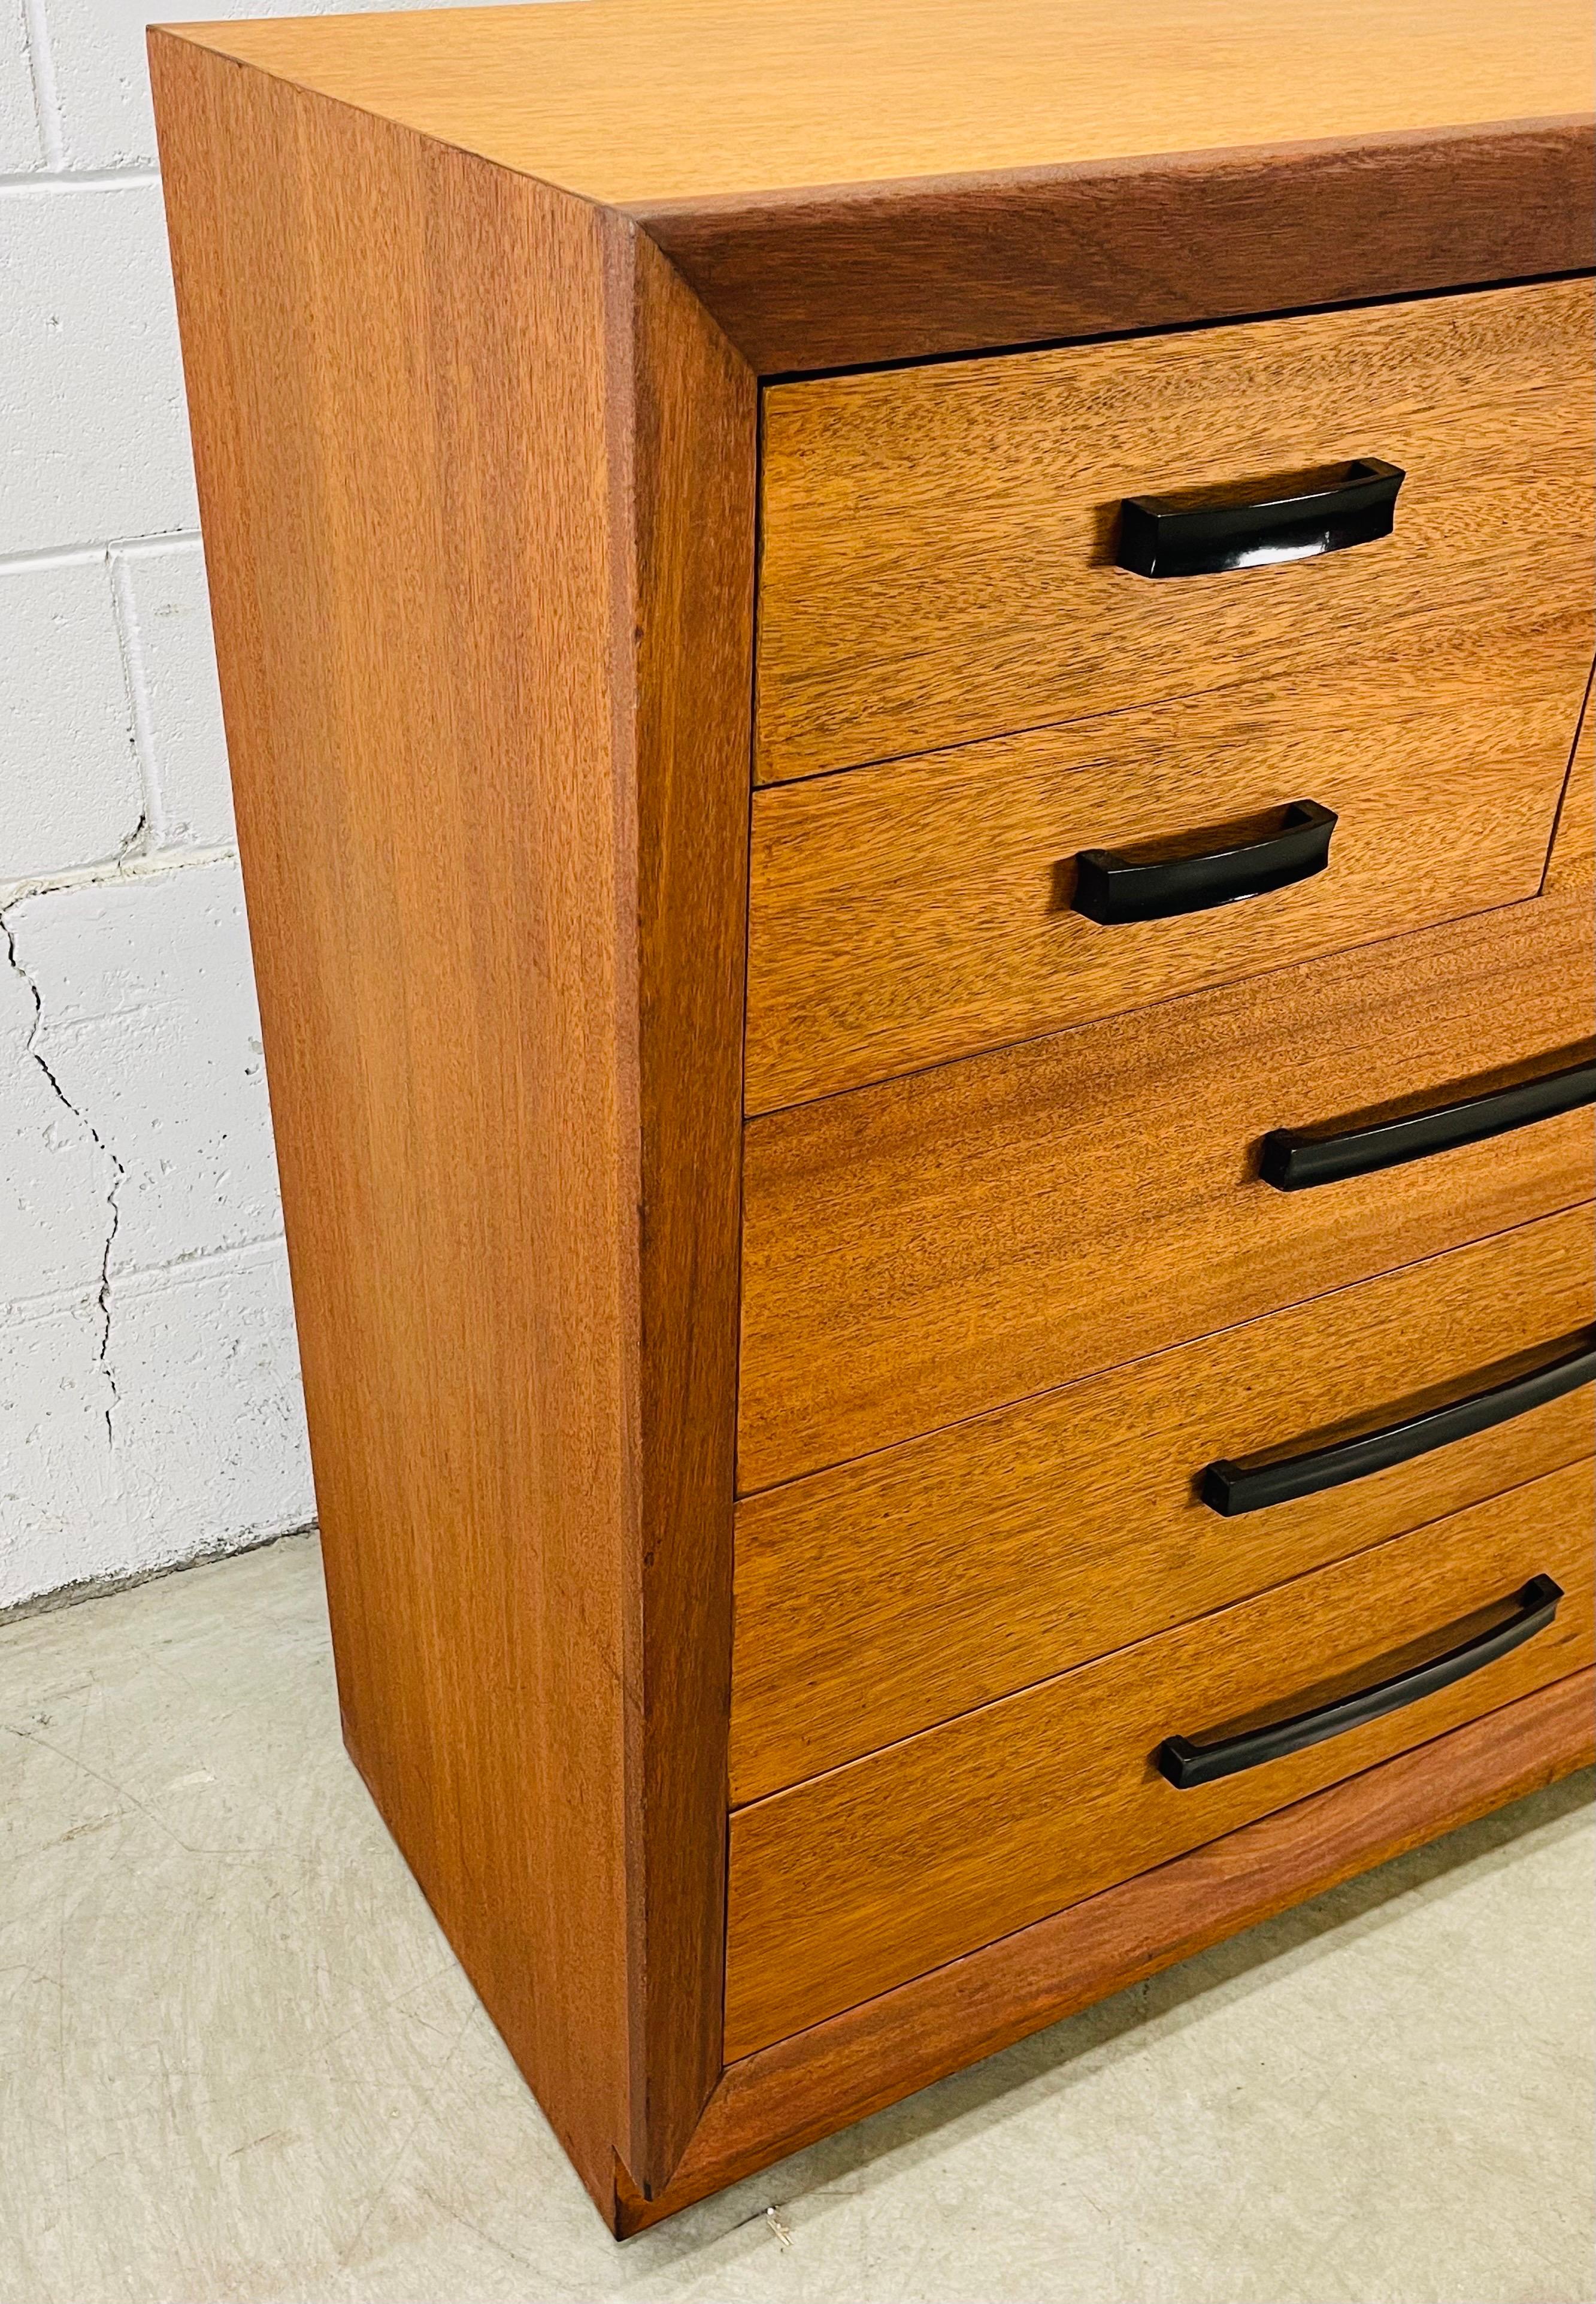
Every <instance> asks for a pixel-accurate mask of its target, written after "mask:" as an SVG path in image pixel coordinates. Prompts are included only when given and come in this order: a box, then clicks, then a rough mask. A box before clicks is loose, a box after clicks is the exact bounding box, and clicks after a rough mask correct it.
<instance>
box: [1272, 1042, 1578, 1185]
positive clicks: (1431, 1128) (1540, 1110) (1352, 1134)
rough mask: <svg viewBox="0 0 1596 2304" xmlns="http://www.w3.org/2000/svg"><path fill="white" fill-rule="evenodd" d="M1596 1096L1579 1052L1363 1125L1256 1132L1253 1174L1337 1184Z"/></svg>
mask: <svg viewBox="0 0 1596 2304" xmlns="http://www.w3.org/2000/svg"><path fill="white" fill-rule="evenodd" d="M1592 1103H1596V1060H1593V1059H1592V1058H1591V1057H1589V1056H1585V1057H1582V1058H1581V1060H1580V1062H1579V1063H1576V1064H1566V1065H1565V1066H1564V1067H1563V1068H1562V1069H1561V1070H1560V1071H1558V1072H1542V1073H1541V1076H1540V1078H1539V1079H1538V1080H1519V1081H1517V1082H1516V1084H1515V1085H1514V1086H1513V1087H1512V1088H1490V1089H1488V1090H1487V1091H1486V1093H1485V1094H1484V1095H1483V1096H1465V1097H1461V1098H1460V1099H1459V1100H1458V1102H1457V1103H1456V1104H1438V1105H1433V1106H1432V1107H1431V1109H1430V1111H1428V1112H1412V1113H1409V1114H1407V1115H1406V1118H1405V1119H1401V1120H1379V1121H1375V1122H1373V1123H1372V1125H1371V1126H1369V1127H1367V1128H1339V1127H1338V1126H1337V1125H1336V1124H1335V1123H1334V1122H1330V1124H1329V1125H1327V1126H1325V1127H1322V1128H1276V1129H1273V1130H1271V1132H1270V1133H1269V1135H1267V1136H1266V1137H1265V1138H1264V1139H1263V1154H1262V1159H1261V1160H1260V1162H1259V1165H1258V1173H1259V1174H1260V1175H1261V1176H1262V1179H1263V1181H1264V1182H1265V1183H1266V1184H1272V1185H1273V1186H1274V1187H1275V1189H1276V1190H1277V1191H1281V1192H1303V1191H1306V1190H1308V1188H1309V1186H1310V1185H1313V1184H1338V1183H1339V1182H1341V1180H1342V1178H1343V1177H1344V1176H1368V1175H1372V1173H1374V1171H1375V1170H1376V1169H1377V1168H1396V1167H1399V1166H1400V1165H1401V1164H1402V1162H1403V1161H1405V1160H1423V1159H1424V1158H1425V1157H1426V1156H1428V1155H1429V1154H1430V1153H1431V1152H1452V1151H1455V1150H1456V1149H1457V1147H1458V1146H1459V1145H1460V1144H1481V1143H1483V1142H1484V1140H1485V1139H1486V1138H1487V1137H1488V1136H1503V1135H1506V1133H1507V1131H1508V1129H1510V1128H1527V1127H1528V1126H1529V1124H1530V1122H1532V1121H1534V1120H1555V1119H1556V1118H1557V1116H1558V1113H1560V1112H1574V1111H1576V1110H1577V1109H1578V1107H1579V1106H1580V1105H1582V1104H1592Z"/></svg>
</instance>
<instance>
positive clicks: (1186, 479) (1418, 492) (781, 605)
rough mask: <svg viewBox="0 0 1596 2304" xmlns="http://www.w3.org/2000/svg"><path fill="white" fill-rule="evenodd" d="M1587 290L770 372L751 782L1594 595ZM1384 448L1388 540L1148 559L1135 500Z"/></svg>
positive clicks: (1280, 483) (1447, 300)
mask: <svg viewBox="0 0 1596 2304" xmlns="http://www.w3.org/2000/svg"><path fill="white" fill-rule="evenodd" d="M1590 327H1591V290H1590V284H1589V283H1587V282H1583V281H1577V282H1558V283H1554V284H1550V285H1545V286H1539V287H1527V288H1503V289H1493V290H1490V291H1486V292H1482V293H1477V294H1470V295H1460V296H1444V297H1436V298H1433V299H1431V300H1430V301H1423V302H1414V303H1406V304H1389V305H1381V306H1378V307H1372V308H1364V309H1352V310H1343V311H1338V312H1322V313H1314V314H1311V315H1306V316H1304V317H1300V318H1292V319H1281V320H1265V321H1256V322H1252V323H1249V324H1246V325H1242V326H1228V327H1217V328H1203V329H1196V330H1193V331H1191V332H1189V333H1186V334H1179V335H1161V336H1152V337H1144V338H1140V339H1136V340H1134V341H1121V342H1119V343H1099V344H1091V345H1079V346H1074V347H1069V348H1066V349H1064V350H1060V351H1054V352H1026V353H1017V354H1009V355H1006V356H1003V357H1001V358H988V359H982V360H953V361H948V362H945V363H942V364H940V365H933V366H930V367H925V368H897V369H892V370H888V371H881V372H877V373H874V374H862V375H854V376H847V377H831V378H826V379H823V380H815V381H813V382H799V383H794V384H786V385H775V386H773V387H771V388H770V389H769V390H767V392H766V393H765V395H764V435H763V437H764V454H763V512H762V535H763V557H762V564H761V589H760V604H759V634H758V650H757V682H758V684H757V724H756V774H757V775H758V777H759V779H760V780H761V781H780V780H781V779H784V778H787V777H792V776H803V775H815V774H817V773H820V772H822V771H826V770H830V769H833V768H839V767H850V766H854V765H857V763H859V762H862V761H866V760H874V759H886V758H893V757H895V756H899V755H902V754H906V753H911V752H921V751H926V750H931V749H933V747H936V746H939V745H948V744H958V743H963V742H967V741H970V740H972V739H975V738H979V737H984V736H990V735H996V734H999V733H1002V732H1004V731H1005V730H1012V729H1017V728H1022V727H1028V726H1035V725H1037V724H1041V723H1043V722H1046V721H1054V720H1064V719H1068V718H1071V717H1074V716H1078V715H1082V714H1086V713H1100V712H1103V711H1108V710H1113V709H1117V708H1119V707H1122V706H1126V705H1132V704H1144V703H1148V702H1153V701H1157V700H1159V699H1164V698H1168V697H1173V696H1178V695H1181V694H1185V693H1187V692H1190V691H1192V690H1198V689H1203V688H1213V687H1218V686H1220V685H1223V684H1226V683H1229V682H1234V681H1236V680H1237V679H1244V678H1245V679H1254V678H1271V679H1272V678H1274V677H1276V676H1277V675H1278V674H1279V671H1280V669H1281V668H1282V667H1290V668H1292V669H1294V670H1295V669H1299V668H1300V667H1301V666H1302V665H1305V664H1306V663H1308V662H1311V661H1320V662H1327V663H1328V662H1331V661H1334V662H1338V663H1341V664H1355V663H1357V662H1359V661H1363V660H1366V659H1367V658H1368V657H1369V656H1371V655H1374V656H1378V655H1379V654H1381V652H1382V651H1383V650H1384V649H1385V648H1387V647H1388V646H1389V643H1390V641H1391V640H1392V638H1393V636H1394V635H1395V634H1396V633H1397V632H1398V630H1399V628H1400V627H1402V626H1404V625H1406V624H1410V623H1412V622H1413V621H1414V619H1417V618H1423V617H1427V616H1430V615H1432V614H1436V613H1437V612H1441V613H1444V614H1448V615H1450V616H1453V617H1464V618H1467V619H1469V620H1478V619H1482V618H1483V619H1488V620H1490V622H1492V623H1498V624H1499V625H1502V626H1503V627H1504V628H1505V627H1507V626H1508V625H1510V624H1511V623H1514V622H1516V620H1517V619H1518V618H1520V617H1521V616H1524V617H1529V618H1533V619H1534V620H1536V621H1539V620H1541V619H1542V618H1544V617H1546V616H1548V615H1550V614H1558V613H1560V612H1562V611H1563V610H1565V609H1576V608H1580V607H1583V606H1584V605H1585V601H1586V593H1587V589H1588V577H1587V572H1588V567H1589V557H1590V551H1589V534H1590V509H1589V504H1590V495H1589V470H1590V461H1591V447H1590V435H1591V383H1590V376H1591V353H1590ZM1370 457H1375V458H1381V459H1383V460H1385V461H1386V462H1389V463H1391V464H1394V465H1397V466H1399V467H1401V468H1402V470H1404V471H1405V473H1406V479H1405V480H1404V483H1403V486H1402V488H1401V492H1400V495H1399V496H1398V501H1397V506H1396V518H1395V529H1394V531H1393V533H1392V534H1390V535H1389V536H1387V537H1385V538H1381V539H1380V540H1379V541H1375V542H1370V543H1367V544H1364V545H1360V546H1356V547H1355V548H1353V549H1348V550H1343V551H1337V552H1332V553H1330V554H1328V555H1325V556H1323V557H1322V558H1317V559H1311V560H1306V561H1303V562H1300V563H1292V564H1276V565H1268V566H1254V567H1250V568H1242V569H1238V570H1232V571H1229V572H1224V573H1220V574H1211V575H1198V576H1193V577H1189V578H1185V579H1179V580H1170V581H1160V580H1156V579H1149V578H1147V577H1144V576H1141V575H1137V574H1135V573H1132V572H1130V571H1128V570H1127V569H1124V568H1121V567H1119V565H1118V564H1117V563H1116V554H1117V550H1118V549H1119V545H1118V540H1117V538H1118V530H1119V505H1120V503H1121V500H1122V499H1124V498H1126V497H1139V496H1146V495H1149V494H1163V493H1168V492H1174V491H1198V492H1201V491H1203V490H1209V491H1220V492H1234V491H1236V490H1237V488H1244V489H1245V488H1251V490H1252V492H1253V493H1254V494H1255V495H1260V496H1270V495H1274V496H1281V495H1286V494H1289V493H1291V492H1292V491H1293V490H1294V488H1296V487H1298V486H1301V485H1305V484H1306V482H1305V476H1307V475H1310V474H1314V473H1318V474H1322V473H1324V472H1325V470H1327V468H1331V467H1334V466H1337V465H1338V464H1342V463H1345V462H1350V461H1353V460H1357V459H1365V458H1370Z"/></svg>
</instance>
